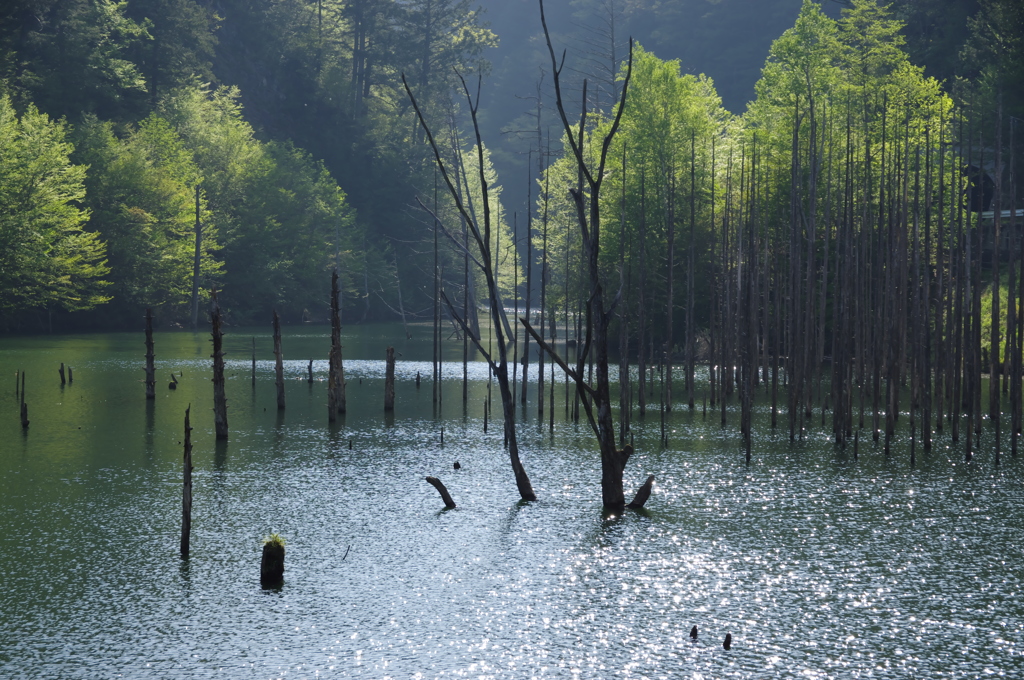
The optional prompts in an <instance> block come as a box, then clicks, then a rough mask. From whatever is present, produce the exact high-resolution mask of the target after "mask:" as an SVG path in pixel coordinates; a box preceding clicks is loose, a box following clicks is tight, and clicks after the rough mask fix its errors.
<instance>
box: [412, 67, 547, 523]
mask: <svg viewBox="0 0 1024 680" xmlns="http://www.w3.org/2000/svg"><path fill="white" fill-rule="evenodd" d="M459 80H460V81H461V82H462V89H463V92H464V93H465V95H466V101H467V102H468V104H469V112H470V115H471V117H472V120H473V131H474V133H475V135H476V152H477V168H476V169H477V170H478V172H479V179H480V196H481V197H483V200H482V201H481V202H482V203H483V218H484V219H483V225H482V228H481V225H480V223H479V221H478V220H477V219H476V211H470V210H469V208H468V207H467V206H466V204H465V202H464V201H463V199H462V192H460V191H459V189H458V188H457V187H456V186H455V181H457V180H456V179H453V178H452V176H451V173H449V170H448V167H447V166H446V165H445V162H444V160H443V159H442V158H441V152H440V150H439V149H438V146H437V142H436V141H435V140H434V135H433V133H432V132H431V130H430V127H429V126H428V125H427V121H426V119H425V118H424V117H423V112H422V111H420V107H419V104H418V103H417V101H416V98H415V97H414V96H413V94H412V90H411V89H410V88H409V83H408V82H407V81H406V79H405V74H402V83H403V85H405V92H406V94H407V95H408V96H409V101H411V102H412V106H413V108H414V109H415V111H416V116H417V118H418V119H419V121H420V125H422V127H423V131H424V132H425V133H426V135H427V140H428V141H429V142H430V148H431V149H432V150H433V152H434V160H435V161H436V162H437V167H438V170H440V172H441V176H442V177H443V178H444V182H445V185H447V187H448V193H449V194H450V195H451V197H452V200H453V201H454V203H455V206H456V208H457V209H458V211H459V215H460V216H461V218H462V220H463V221H464V224H465V225H466V226H467V228H468V231H469V236H470V239H469V240H470V242H471V243H472V244H474V248H473V250H474V251H475V252H470V249H469V247H468V245H467V244H466V243H465V242H464V241H463V240H461V239H459V238H456V237H455V235H454V234H453V233H452V232H451V231H450V230H448V229H447V228H446V227H445V226H444V223H443V221H442V220H441V219H440V218H439V217H438V216H437V214H436V213H435V212H434V211H432V210H431V209H430V208H428V207H427V206H426V205H424V204H423V202H422V201H419V204H420V207H421V208H422V209H423V210H424V211H426V212H427V213H429V214H430V215H431V216H432V217H433V218H434V224H435V225H437V226H440V228H441V229H442V230H443V231H444V232H445V234H446V235H447V236H448V239H449V240H450V241H451V242H452V243H453V244H454V245H455V247H456V248H458V249H460V250H462V251H463V252H464V253H465V254H466V255H467V256H468V257H469V259H470V260H472V262H473V264H474V266H476V267H477V268H478V269H479V270H480V272H481V273H482V274H483V276H484V280H485V281H486V282H487V298H488V300H487V302H488V306H489V307H490V312H491V326H492V327H493V330H494V339H495V344H496V346H497V356H496V357H495V356H493V355H492V354H491V353H490V352H489V351H488V346H485V345H484V344H483V343H482V342H481V339H480V334H479V333H478V332H476V331H475V330H474V329H473V328H472V326H471V325H470V324H469V322H468V321H469V320H468V319H465V318H463V317H462V316H460V315H459V313H458V311H457V310H456V309H455V306H454V305H453V304H452V303H451V301H450V300H449V299H448V297H447V296H445V294H444V292H443V291H442V292H441V296H442V297H443V298H444V301H445V303H446V304H447V305H448V310H449V312H450V313H451V315H452V318H454V319H455V321H456V323H457V324H458V325H459V327H460V328H461V329H462V332H463V333H465V334H466V336H468V337H469V338H470V339H471V340H472V341H473V344H474V345H476V348H477V350H478V351H479V352H480V354H482V355H483V357H484V359H485V360H486V361H487V364H488V365H489V366H490V369H491V373H492V374H493V375H494V377H495V379H496V380H497V381H498V389H499V391H500V392H501V404H502V411H503V414H504V416H505V418H504V420H505V441H506V442H507V446H508V453H509V458H510V460H511V463H512V472H513V474H514V475H515V479H516V487H517V488H518V489H519V495H520V496H521V497H522V499H523V500H527V501H534V500H537V495H536V494H535V493H534V492H533V486H532V485H531V484H530V478H529V476H527V474H526V469H525V468H523V464H522V462H521V461H520V460H519V444H518V440H517V439H516V427H515V402H514V401H513V399H512V388H511V383H510V382H509V380H510V379H509V366H508V364H509V343H510V341H511V342H514V341H515V336H514V335H513V334H512V331H511V327H510V326H509V323H508V318H507V317H506V316H505V307H504V305H503V304H502V300H501V293H500V291H499V290H498V277H497V275H496V273H495V271H494V268H495V258H494V255H493V254H492V252H491V208H490V201H489V200H488V193H487V192H488V187H487V178H486V176H485V173H484V151H483V140H482V139H481V138H480V127H479V125H478V124H477V107H478V105H479V94H480V93H479V83H478V86H477V98H476V100H475V101H474V99H473V97H472V96H471V95H470V93H469V88H468V87H467V86H466V81H465V79H463V78H462V76H461V75H459ZM454 152H455V153H456V154H458V153H459V150H458V149H455V150H454ZM456 171H457V170H456ZM435 228H436V227H435ZM429 479H430V478H428V481H429ZM453 505H454V504H453Z"/></svg>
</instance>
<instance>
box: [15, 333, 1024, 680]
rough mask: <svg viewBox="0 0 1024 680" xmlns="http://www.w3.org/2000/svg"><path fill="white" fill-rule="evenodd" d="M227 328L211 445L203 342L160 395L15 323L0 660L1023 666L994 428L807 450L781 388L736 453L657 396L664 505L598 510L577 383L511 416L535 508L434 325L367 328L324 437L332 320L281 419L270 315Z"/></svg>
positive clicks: (136, 674) (638, 426) (832, 670)
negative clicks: (439, 345)
mask: <svg viewBox="0 0 1024 680" xmlns="http://www.w3.org/2000/svg"><path fill="white" fill-rule="evenodd" d="M229 330H230V333H229V335H228V336H227V338H226V340H227V351H228V355H227V358H228V370H227V374H228V376H229V377H228V383H227V391H228V399H229V402H228V403H229V406H228V408H229V411H228V417H229V424H230V428H231V435H230V439H229V441H227V442H226V443H221V444H218V443H216V442H215V439H214V436H213V418H212V412H211V404H212V386H211V383H210V381H209V379H208V377H209V374H210V370H209V364H210V359H209V354H210V352H211V350H210V342H209V336H208V334H205V333H200V334H192V333H185V332H179V333H158V334H157V335H156V355H157V374H158V381H157V399H156V400H155V401H151V402H147V401H146V399H145V398H144V384H143V378H144V372H143V365H144V352H145V350H144V346H143V338H142V334H141V333H138V334H101V335H81V336H43V337H32V338H4V339H0V414H3V415H2V416H0V485H2V486H0V488H2V494H0V569H2V574H3V580H2V588H0V677H3V678H90V679H95V678H117V677H124V678H172V677H189V678H205V677H227V678H312V677H324V678H331V677H338V678H342V677H346V678H347V677H351V678H375V679H379V678H545V677H550V678H594V679H598V678H704V679H707V680H712V679H718V678H794V677H805V678H980V677H988V676H989V675H994V676H997V677H999V676H1003V677H1011V678H1012V677H1024V596H1022V595H1024V594H1022V586H1024V583H1022V574H1024V572H1022V568H1024V559H1022V558H1024V549H1022V541H1021V531H1022V529H1024V485H1022V481H1024V475H1022V472H1021V469H1022V460H1021V459H1020V458H1017V459H1014V458H1011V457H1010V456H1009V455H1008V454H1007V455H1004V456H1003V459H1002V464H1001V465H1000V466H999V467H996V466H995V465H994V464H993V455H992V451H991V450H990V447H991V440H992V438H991V437H990V436H988V434H987V433H986V435H985V436H984V437H983V440H982V444H983V446H982V449H981V450H980V451H979V452H978V454H977V455H976V456H975V458H974V460H973V461H972V462H971V463H969V464H965V463H963V453H962V450H961V448H959V447H957V446H953V445H952V444H951V443H950V442H949V440H948V437H947V436H944V435H942V434H939V435H937V438H936V441H935V448H934V450H933V451H932V452H931V453H929V454H925V453H924V452H922V451H921V450H920V449H918V451H917V457H918V461H917V466H916V468H915V469H910V467H909V446H910V444H909V438H908V437H907V436H906V434H905V433H903V434H901V436H900V437H899V438H898V439H897V440H896V442H895V444H894V448H893V453H892V455H891V456H890V457H888V458H886V457H885V455H884V454H883V452H882V450H881V446H880V445H875V444H873V443H872V442H871V441H870V437H867V438H865V439H866V441H862V442H861V446H860V456H859V459H858V460H854V459H853V456H852V449H848V450H847V451H846V452H840V451H837V450H835V449H834V448H833V447H832V446H831V444H830V443H829V439H828V432H827V431H826V430H825V429H818V430H812V431H811V432H810V433H809V434H808V436H807V438H806V439H805V441H803V442H798V443H796V444H791V443H790V442H789V441H788V431H787V430H785V428H780V429H779V430H778V431H772V430H771V429H770V428H769V427H768V423H767V422H766V421H767V418H766V413H765V410H766V407H765V406H764V405H763V401H764V400H763V399H762V405H761V406H759V409H760V410H759V412H758V415H757V417H756V418H755V424H754V428H755V432H756V433H757V436H756V438H755V441H754V456H753V459H752V461H751V463H750V465H746V464H745V463H744V458H743V452H742V448H741V440H740V438H739V436H738V432H737V424H738V420H739V417H738V410H737V409H736V408H735V407H734V406H731V407H730V408H731V409H732V410H731V412H730V421H729V427H727V428H726V429H724V430H723V429H722V428H721V427H720V426H719V419H718V417H717V416H715V417H712V415H711V414H710V413H709V414H708V417H707V419H706V420H705V419H704V418H703V416H702V412H701V408H700V406H699V405H698V408H697V409H696V411H694V412H690V411H689V410H688V409H686V408H685V407H684V406H682V405H679V404H677V406H676V409H675V410H674V411H673V412H672V413H671V414H670V417H669V430H670V438H669V444H668V446H667V447H665V448H663V447H661V446H660V445H659V443H658V442H659V429H660V419H659V414H658V412H657V410H656V409H653V410H652V411H651V412H650V413H649V414H648V416H647V420H646V422H636V423H635V424H634V432H635V436H636V449H637V453H636V454H635V455H634V457H633V459H632V460H631V461H630V463H629V466H628V468H627V471H626V478H627V487H628V489H630V490H632V489H635V488H636V487H637V486H638V485H639V484H640V483H641V482H642V481H643V479H644V478H645V476H646V475H647V474H648V473H653V474H655V475H657V479H658V481H657V484H656V487H655V491H654V494H653V495H652V497H651V500H650V501H649V502H648V504H647V509H646V511H643V512H634V511H627V512H626V513H625V514H624V515H622V516H620V517H605V516H603V515H602V511H601V507H600V488H599V486H600V471H599V463H598V455H597V451H596V445H595V442H594V439H593V436H592V434H591V433H590V431H589V429H588V428H587V427H586V426H585V425H582V424H581V425H579V426H577V425H573V424H571V423H566V422H565V418H564V410H563V406H562V404H563V401H562V399H563V396H562V395H563V394H564V392H563V391H562V385H561V384H560V385H559V389H558V391H557V392H558V396H557V409H556V418H555V427H554V432H553V433H549V431H548V427H547V423H546V422H545V423H544V424H543V425H538V423H537V417H536V404H535V402H534V401H533V400H532V399H531V404H530V406H529V407H528V409H527V417H526V418H525V422H523V423H521V424H520V432H521V446H522V449H523V454H522V455H523V462H524V464H525V466H526V469H527V471H528V472H529V474H530V476H531V478H532V480H533V484H534V488H535V490H536V492H537V495H538V497H539V500H538V501H536V502H533V503H522V502H519V497H518V494H517V493H516V490H515V485H514V482H513V478H512V473H511V470H510V468H509V465H508V461H507V456H506V455H505V452H504V450H503V447H502V437H501V428H500V426H496V425H498V424H496V423H493V422H492V423H491V426H490V427H489V428H488V432H487V433H485V432H484V420H483V404H484V402H485V400H486V398H487V389H486V377H487V376H486V370H485V368H484V365H483V364H481V363H474V364H472V365H471V366H470V401H469V405H468V409H467V410H466V411H464V410H463V405H462V400H461V390H462V387H461V386H462V366H461V364H460V363H455V359H457V358H458V357H461V343H456V342H455V341H446V348H445V351H446V355H447V360H448V363H446V364H445V375H444V380H443V383H444V393H443V413H442V417H440V418H439V417H435V415H434V409H433V405H432V400H431V384H430V375H431V366H430V361H429V359H430V352H431V349H430V347H431V345H430V339H429V338H430V331H429V328H424V327H412V329H411V330H412V331H413V335H414V337H413V339H412V340H408V341H402V340H401V338H402V337H403V332H402V329H401V326H397V325H377V326H350V327H347V328H346V329H345V333H344V345H345V359H346V364H345V369H346V377H347V379H348V391H347V396H348V405H349V412H348V414H347V415H346V416H345V417H344V419H343V420H341V421H339V422H338V423H337V425H335V426H333V427H332V426H330V425H329V424H328V422H327V410H326V381H325V377H326V369H327V366H326V360H325V359H326V356H327V349H328V345H329V335H328V329H325V328H321V327H313V328H291V329H286V332H285V338H284V352H285V357H286V363H285V371H286V375H287V378H288V385H287V400H288V402H287V409H286V410H285V411H284V412H283V413H279V412H278V411H277V409H276V403H275V390H274V371H273V361H272V358H273V357H272V343H271V339H270V337H269V335H268V332H267V331H266V330H264V329H260V330H259V331H258V332H257V331H253V330H250V329H229ZM254 335H255V337H256V345H257V354H258V358H259V362H258V365H257V376H256V377H257V384H256V386H255V388H253V386H252V385H251V381H250V354H251V343H252V340H251V337H253V336H254ZM388 344H395V346H396V349H397V350H398V352H400V353H401V356H399V359H398V361H399V363H398V370H397V375H398V384H397V406H396V412H395V415H394V417H393V418H390V417H385V414H384V412H383V378H384V362H383V358H384V348H385V347H386V346H387V345H388ZM309 357H314V358H317V359H318V361H317V362H316V364H315V367H314V368H315V377H316V381H315V382H314V383H313V384H312V385H310V384H309V383H307V381H306V362H307V359H308V358H309ZM62 361H63V362H65V363H69V364H70V365H71V366H72V367H73V369H74V383H72V384H70V385H67V386H65V387H63V388H62V387H61V386H60V380H59V377H58V374H57V367H58V365H59V363H60V362H62ZM18 369H24V370H26V371H27V381H26V384H27V402H28V405H29V416H30V418H31V426H30V428H29V430H28V432H27V433H23V432H22V429H21V427H20V424H19V421H18V410H17V399H16V397H15V378H14V373H15V371H16V370H18ZM171 372H175V373H178V372H181V373H182V376H181V377H180V378H179V381H180V386H179V387H178V389H177V390H175V391H171V390H168V389H167V382H169V376H170V374H171ZM417 372H419V373H420V374H421V375H422V378H423V379H422V383H421V386H420V388H419V389H417V388H416V384H415V378H416V374H417ZM702 380H705V381H706V372H705V376H704V378H702ZM678 384H679V385H681V378H680V379H679V383H678ZM701 391H702V384H701V383H698V389H697V392H698V394H700V393H701ZM533 394H534V389H533V384H532V383H531V390H530V395H531V397H532V396H533ZM494 399H495V401H494V412H495V413H499V412H500V406H499V401H498V394H497V390H496V389H495V390H494ZM189 404H191V405H192V424H193V427H194V428H195V430H194V432H193V442H194V446H195V450H194V465H195V474H194V491H193V494H194V505H193V529H192V553H191V558H190V559H188V560H187V561H182V560H181V559H180V558H179V556H178V537H179V531H180V519H181V476H182V471H181V467H182V446H181V441H182V428H183V416H184V412H185V408H186V406H188V405H189ZM816 418H817V416H816ZM782 422H784V419H780V423H782ZM901 424H902V425H904V426H905V425H906V419H902V422H901ZM442 427H443V428H444V444H443V446H442V444H441V441H440V432H441V428H442ZM985 445H987V446H988V447H989V448H986V446H985ZM455 460H458V461H460V462H461V464H462V469H461V470H459V471H457V472H456V471H454V470H453V469H452V463H453V461H455ZM427 475H435V476H438V477H440V478H441V479H442V481H444V482H445V483H446V484H447V486H448V488H449V490H450V491H451V493H452V495H453V496H454V498H455V500H456V502H457V503H458V508H457V509H455V510H451V511H445V510H443V504H442V503H441V500H440V498H439V497H438V494H437V492H436V491H435V490H434V489H433V488H432V487H431V486H430V485H428V484H427V483H426V482H425V481H424V480H423V478H424V477H425V476H427ZM271 532H278V533H280V534H282V535H283V536H284V537H285V538H286V540H287V557H286V561H285V581H284V584H283V586H282V587H281V588H279V589H271V590H264V589H263V588H261V587H260V583H259V562H260V549H261V539H262V537H263V536H265V535H267V534H269V533H271ZM693 625H697V626H698V628H699V639H698V641H697V642H696V643H694V642H691V640H690V637H689V631H690V628H691V626H693ZM727 633H730V634H731V635H732V641H733V643H732V649H731V650H729V651H725V650H724V649H723V648H722V640H723V638H724V637H725V635H726V634H727Z"/></svg>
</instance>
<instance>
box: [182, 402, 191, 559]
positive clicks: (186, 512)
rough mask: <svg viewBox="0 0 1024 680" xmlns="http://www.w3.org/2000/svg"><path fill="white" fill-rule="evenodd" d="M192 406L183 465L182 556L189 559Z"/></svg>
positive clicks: (186, 411)
mask: <svg viewBox="0 0 1024 680" xmlns="http://www.w3.org/2000/svg"><path fill="white" fill-rule="evenodd" d="M191 410H192V406H191V404H190V405H189V407H188V408H186V409H185V457H184V462H183V464H182V470H183V476H184V478H183V480H182V485H181V556H182V558H187V557H188V551H189V539H190V537H191V535H192V427H191V425H189V411H191Z"/></svg>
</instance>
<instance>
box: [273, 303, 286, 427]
mask: <svg viewBox="0 0 1024 680" xmlns="http://www.w3.org/2000/svg"><path fill="white" fill-rule="evenodd" d="M274 376H275V384H276V385H277V410H278V411H283V410H284V355H283V354H282V352H281V319H280V318H278V316H277V310H276V309H275V310H274Z"/></svg>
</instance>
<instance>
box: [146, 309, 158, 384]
mask: <svg viewBox="0 0 1024 680" xmlns="http://www.w3.org/2000/svg"><path fill="white" fill-rule="evenodd" d="M153 360H154V354H153V310H152V309H150V308H149V307H147V308H146V399H156V368H155V367H154V365H153Z"/></svg>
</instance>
